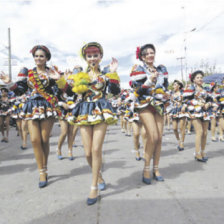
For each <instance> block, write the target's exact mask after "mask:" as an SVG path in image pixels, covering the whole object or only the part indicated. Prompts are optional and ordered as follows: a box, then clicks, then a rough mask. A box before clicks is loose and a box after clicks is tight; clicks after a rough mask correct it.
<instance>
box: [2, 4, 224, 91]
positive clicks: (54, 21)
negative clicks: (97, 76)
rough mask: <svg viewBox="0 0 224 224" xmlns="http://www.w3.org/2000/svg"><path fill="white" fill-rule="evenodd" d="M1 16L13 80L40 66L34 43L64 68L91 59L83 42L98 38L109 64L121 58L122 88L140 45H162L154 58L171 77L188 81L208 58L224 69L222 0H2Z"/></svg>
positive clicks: (4, 62)
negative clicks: (83, 49)
mask: <svg viewBox="0 0 224 224" xmlns="http://www.w3.org/2000/svg"><path fill="white" fill-rule="evenodd" d="M0 21H1V22H0V71H5V72H8V67H7V57H8V28H9V27H10V30H11V49H12V65H13V66H12V75H13V79H14V80H16V77H17V74H18V72H19V70H20V68H21V67H23V66H25V67H28V68H33V67H34V66H35V65H34V61H33V58H32V55H31V53H30V50H31V49H32V47H33V46H34V45H37V44H43V45H46V46H47V47H48V48H49V49H50V51H51V53H52V59H51V61H50V62H49V63H48V65H49V66H52V65H57V66H58V67H59V69H60V70H61V71H64V70H65V69H67V68H69V69H72V68H73V67H74V66H75V65H82V66H84V67H85V66H86V64H85V61H83V60H82V59H81V58H80V49H81V47H82V46H83V45H84V44H85V43H88V42H91V41H96V42H99V43H100V44H101V45H102V46H103V49H104V58H103V60H102V66H105V65H107V64H109V63H110V61H111V58H112V57H115V58H117V59H118V61H119V68H118V74H119V76H120V78H121V86H122V87H123V88H128V82H129V74H130V71H131V68H132V66H133V65H134V64H136V63H137V64H139V63H140V62H139V61H138V60H137V59H136V57H135V52H136V47H138V46H142V45H144V44H146V43H152V44H154V45H155V47H156V60H155V65H159V64H163V65H165V66H166V67H167V69H168V72H169V80H170V81H172V80H174V79H179V80H181V79H182V78H183V79H184V80H187V79H188V75H189V73H191V72H192V70H195V69H198V68H200V65H201V64H202V63H204V64H205V63H207V64H209V66H215V67H216V71H217V72H224V60H223V58H224V45H223V40H224V1H223V0H157V1H155V0H0ZM181 57H184V59H183V60H182V64H183V66H182V72H181V60H180V59H177V58H181Z"/></svg>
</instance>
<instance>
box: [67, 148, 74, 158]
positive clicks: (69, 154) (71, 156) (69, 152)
mask: <svg viewBox="0 0 224 224" xmlns="http://www.w3.org/2000/svg"><path fill="white" fill-rule="evenodd" d="M68 159H69V160H74V157H73V155H72V150H68Z"/></svg>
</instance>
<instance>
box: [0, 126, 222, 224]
mask: <svg viewBox="0 0 224 224" xmlns="http://www.w3.org/2000/svg"><path fill="white" fill-rule="evenodd" d="M59 133H60V128H59V127H58V125H57V124H55V125H54V129H53V132H52V134H53V136H52V137H51V140H50V142H51V152H50V156H49V165H48V170H49V171H48V172H49V184H48V186H47V187H46V188H43V189H39V188H38V181H39V175H38V171H37V166H36V162H35V159H34V154H33V151H32V147H31V144H30V143H29V144H28V146H29V148H28V149H27V150H24V151H22V150H21V149H20V145H21V141H20V138H19V137H17V136H16V132H15V130H14V128H11V130H10V138H9V143H2V142H0V224H45V223H46V224H61V223H63V224H70V223H71V224H74V223H82V224H85V223H88V224H120V223H122V224H123V223H128V224H132V223H133V224H138V223H139V224H144V223H150V224H157V223H158V224H162V223H166V224H173V223H175V224H201V223H202V224H223V223H224V174H223V169H224V162H223V160H224V158H223V156H224V142H211V140H210V133H209V137H208V145H207V152H208V156H209V161H208V162H207V163H206V164H203V163H200V162H196V161H195V160H194V156H193V151H194V137H195V136H194V134H192V135H187V136H186V141H185V150H184V151H182V152H179V151H177V149H176V148H177V142H176V140H175V137H174V134H173V133H172V131H168V130H165V135H164V137H163V146H162V155H161V160H160V172H161V174H162V175H163V177H164V178H165V182H156V181H153V183H152V185H145V184H144V183H142V181H141V179H142V170H143V161H136V160H135V155H134V154H133V153H132V152H131V151H132V150H133V139H132V137H127V136H125V135H124V134H123V133H121V131H120V128H119V126H118V125H117V126H116V125H114V126H110V127H109V128H108V131H107V135H106V137H105V143H104V146H103V167H102V172H103V177H104V179H105V180H106V183H107V189H106V191H101V192H99V201H98V202H97V204H95V205H93V206H87V205H86V199H87V197H88V193H89V190H90V185H91V170H90V168H89V167H88V165H87V162H86V160H85V156H84V152H83V147H82V144H81V138H80V135H79V134H78V136H77V137H76V143H75V144H76V145H77V147H74V155H75V160H73V161H70V160H68V158H66V156H67V143H65V144H64V146H63V154H64V156H65V158H64V159H63V160H58V159H57V158H56V151H55V150H56V147H57V139H58V135H59Z"/></svg>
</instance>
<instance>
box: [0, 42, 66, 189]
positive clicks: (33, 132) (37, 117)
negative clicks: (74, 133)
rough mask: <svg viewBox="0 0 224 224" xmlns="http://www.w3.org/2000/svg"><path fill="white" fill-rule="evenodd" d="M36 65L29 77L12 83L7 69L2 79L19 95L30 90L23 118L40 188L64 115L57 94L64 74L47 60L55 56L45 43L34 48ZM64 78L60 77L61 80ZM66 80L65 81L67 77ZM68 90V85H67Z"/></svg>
mask: <svg viewBox="0 0 224 224" xmlns="http://www.w3.org/2000/svg"><path fill="white" fill-rule="evenodd" d="M31 53H32V55H33V58H34V62H35V64H36V67H35V68H34V69H30V70H29V71H28V73H27V74H26V77H21V80H19V81H17V82H16V83H13V82H11V80H10V79H9V77H8V76H7V75H5V74H4V73H3V72H2V73H1V75H0V78H1V79H2V80H3V81H4V82H5V83H7V84H8V87H9V88H10V89H11V90H13V91H14V93H15V94H16V95H22V94H24V93H26V92H27V91H28V90H30V91H31V96H30V97H29V99H28V100H27V101H26V102H25V103H24V106H23V109H22V112H21V117H22V118H23V119H25V120H28V129H29V133H30V138H31V142H32V146H33V149H34V155H35V158H36V161H37V166H38V169H39V175H40V177H39V187H40V188H42V187H45V186H46V185H47V183H48V179H47V162H48V155H49V137H50V133H51V129H52V127H53V124H54V119H55V117H56V116H60V108H59V107H58V105H57V102H58V99H57V97H56V95H57V90H58V86H57V83H56V81H55V80H56V79H59V78H60V74H59V72H58V71H57V69H56V67H54V68H52V69H50V68H48V67H47V65H46V63H47V61H49V60H50V58H51V53H50V51H49V49H48V48H47V47H45V46H43V45H37V46H34V47H33V49H32V50H31ZM59 81H60V80H59ZM63 82H64V80H63ZM64 86H65V88H64V91H65V90H66V89H67V88H68V85H65V84H64Z"/></svg>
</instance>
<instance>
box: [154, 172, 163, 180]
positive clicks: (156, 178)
mask: <svg viewBox="0 0 224 224" xmlns="http://www.w3.org/2000/svg"><path fill="white" fill-rule="evenodd" d="M153 178H154V179H155V180H156V181H164V178H163V177H162V176H156V174H155V173H154V172H153Z"/></svg>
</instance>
